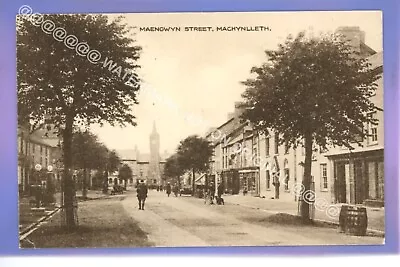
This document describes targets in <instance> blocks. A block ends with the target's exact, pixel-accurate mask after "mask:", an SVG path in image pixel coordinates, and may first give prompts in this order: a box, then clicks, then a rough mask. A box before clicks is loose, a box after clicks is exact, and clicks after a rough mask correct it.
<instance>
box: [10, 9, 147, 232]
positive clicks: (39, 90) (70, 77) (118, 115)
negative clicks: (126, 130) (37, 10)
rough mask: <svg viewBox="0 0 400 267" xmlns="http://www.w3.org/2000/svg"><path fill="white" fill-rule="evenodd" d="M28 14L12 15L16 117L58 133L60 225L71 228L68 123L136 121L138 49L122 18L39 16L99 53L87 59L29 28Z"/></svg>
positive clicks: (71, 207)
mask: <svg viewBox="0 0 400 267" xmlns="http://www.w3.org/2000/svg"><path fill="white" fill-rule="evenodd" d="M32 18H33V16H18V18H17V70H18V73H17V84H18V119H19V120H21V122H22V123H25V122H26V121H30V122H32V123H33V125H41V124H43V123H45V117H46V118H48V119H49V121H51V123H52V124H54V125H55V126H56V127H57V129H58V130H59V132H60V134H61V135H62V138H63V142H62V147H63V150H64V151H63V154H64V170H65V171H64V177H63V183H64V195H65V198H64V199H65V207H66V209H65V210H66V224H67V228H68V229H73V228H74V227H75V215H74V210H73V194H74V193H73V187H72V185H73V180H72V174H71V167H72V153H71V149H72V146H71V144H72V132H73V127H74V125H77V124H85V125H90V124H92V123H100V124H103V123H104V122H108V123H110V124H111V125H115V124H119V125H121V126H123V125H125V124H132V125H136V123H135V116H134V115H133V114H132V110H131V108H132V106H133V105H134V104H137V103H138V102H137V99H136V95H137V91H138V90H139V79H138V76H137V75H136V73H135V71H136V69H137V68H138V67H139V66H138V65H137V60H138V59H139V56H140V50H141V48H140V47H139V46H137V45H136V43H135V39H134V37H133V36H132V35H130V34H131V33H132V32H131V28H130V27H128V26H127V25H126V24H124V23H122V17H118V18H115V19H112V18H110V17H109V16H107V15H86V14H74V15H43V20H42V21H45V20H49V21H52V22H53V23H54V24H55V26H56V27H60V28H62V29H65V31H66V32H67V33H68V34H72V35H74V36H76V37H77V40H79V41H80V42H82V43H87V44H88V45H89V47H90V49H95V50H97V51H99V52H100V54H101V59H100V60H98V58H97V59H94V58H93V57H91V61H89V60H88V58H87V57H85V56H81V55H79V54H78V53H77V51H76V50H75V49H70V48H68V47H67V46H66V44H65V42H63V41H58V40H56V38H54V37H53V34H47V33H45V32H44V31H43V30H42V28H41V27H40V26H39V27H38V26H35V25H34V23H32V21H33V20H32ZM37 21H38V20H37ZM43 25H44V24H43ZM53 33H55V31H54V32H53ZM65 40H67V39H66V38H65ZM86 53H87V51H86ZM80 54H82V51H81V53H80ZM89 54H90V53H87V55H89ZM93 54H94V53H92V54H91V55H93ZM83 55H85V54H84V53H83ZM109 60H112V61H113V62H115V63H114V64H115V65H114V67H111V68H110V67H107V66H108V65H106V63H109V62H110V61H109ZM92 62H94V63H96V62H97V64H94V63H92ZM117 64H118V67H116V65H117ZM110 69H111V70H112V71H110ZM121 72H122V75H121ZM125 74H128V75H125ZM127 82H128V83H127Z"/></svg>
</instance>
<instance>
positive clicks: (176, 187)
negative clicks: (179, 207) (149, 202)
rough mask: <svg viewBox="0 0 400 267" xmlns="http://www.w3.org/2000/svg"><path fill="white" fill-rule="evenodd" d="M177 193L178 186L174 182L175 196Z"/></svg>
mask: <svg viewBox="0 0 400 267" xmlns="http://www.w3.org/2000/svg"><path fill="white" fill-rule="evenodd" d="M178 193H179V188H178V185H177V184H175V185H174V194H175V197H177V196H178Z"/></svg>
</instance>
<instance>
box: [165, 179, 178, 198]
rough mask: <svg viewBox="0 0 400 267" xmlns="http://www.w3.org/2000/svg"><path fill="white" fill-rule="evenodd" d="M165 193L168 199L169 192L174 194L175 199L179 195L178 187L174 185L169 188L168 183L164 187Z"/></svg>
mask: <svg viewBox="0 0 400 267" xmlns="http://www.w3.org/2000/svg"><path fill="white" fill-rule="evenodd" d="M166 191H167V195H168V197H169V195H171V191H172V192H174V194H175V197H177V196H178V193H179V186H178V185H177V184H174V186H171V184H170V183H169V182H168V183H167V186H166Z"/></svg>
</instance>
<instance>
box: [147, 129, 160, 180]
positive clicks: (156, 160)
mask: <svg viewBox="0 0 400 267" xmlns="http://www.w3.org/2000/svg"><path fill="white" fill-rule="evenodd" d="M149 165H150V166H149V178H150V179H151V180H150V181H149V182H150V183H149V184H154V185H160V184H161V172H160V136H159V134H158V132H157V128H156V122H155V121H154V122H153V130H152V132H151V134H150V162H149Z"/></svg>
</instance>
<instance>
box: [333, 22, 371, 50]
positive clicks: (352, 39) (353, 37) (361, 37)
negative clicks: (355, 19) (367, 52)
mask: <svg viewBox="0 0 400 267" xmlns="http://www.w3.org/2000/svg"><path fill="white" fill-rule="evenodd" d="M336 33H337V34H340V35H342V38H343V39H344V41H347V42H348V43H349V44H350V45H351V46H352V47H353V49H354V51H355V52H360V51H361V43H365V32H364V31H361V30H360V27H350V26H342V27H339V28H337V29H336Z"/></svg>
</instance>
